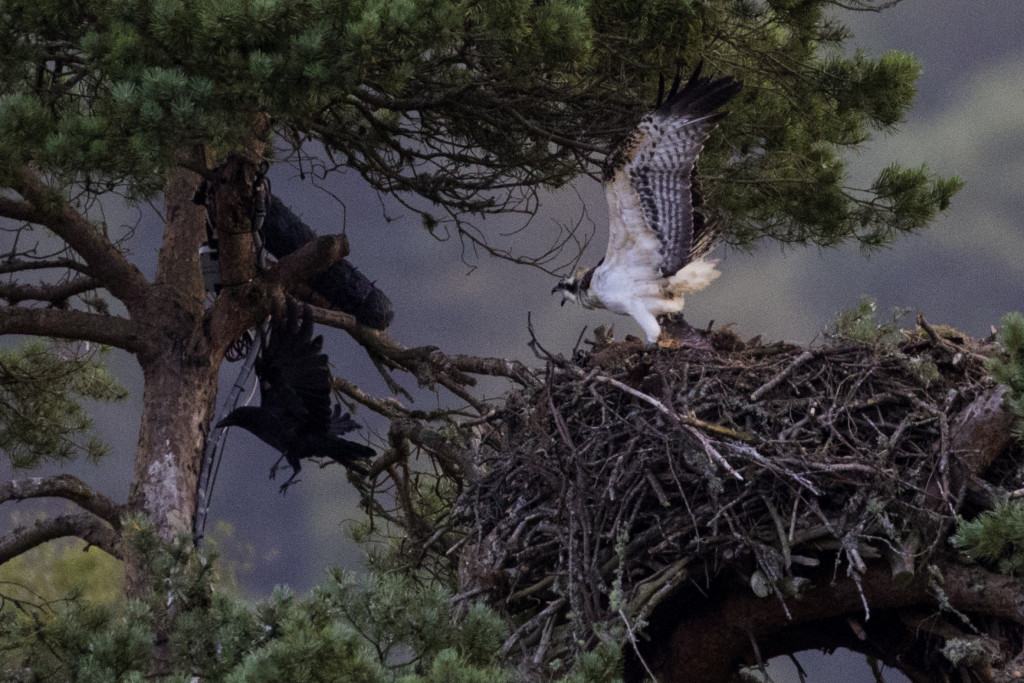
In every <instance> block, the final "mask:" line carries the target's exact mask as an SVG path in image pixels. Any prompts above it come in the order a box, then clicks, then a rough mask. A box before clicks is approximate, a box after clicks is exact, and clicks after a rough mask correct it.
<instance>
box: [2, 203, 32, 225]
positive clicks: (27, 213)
mask: <svg viewBox="0 0 1024 683" xmlns="http://www.w3.org/2000/svg"><path fill="white" fill-rule="evenodd" d="M0 216H2V217H3V218H10V219H11V220H14V221H23V222H25V223H41V220H40V213H39V211H38V210H37V209H36V208H35V207H34V206H32V205H31V204H29V203H28V202H26V201H22V200H18V199H11V198H10V197H0Z"/></svg>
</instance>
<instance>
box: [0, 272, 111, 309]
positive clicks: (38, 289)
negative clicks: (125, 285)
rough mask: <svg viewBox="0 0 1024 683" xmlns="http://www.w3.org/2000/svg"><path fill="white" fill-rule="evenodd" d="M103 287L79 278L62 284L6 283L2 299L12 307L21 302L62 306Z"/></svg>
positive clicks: (0, 287)
mask: <svg viewBox="0 0 1024 683" xmlns="http://www.w3.org/2000/svg"><path fill="white" fill-rule="evenodd" d="M102 286H103V283H102V282H100V281H99V280H97V279H96V278H92V277H79V278H75V279H74V280H69V281H67V282H64V283H60V284H46V283H43V284H38V285H27V284H18V283H15V282H4V283H0V299H4V300H5V301H7V303H9V304H12V305H13V304H17V303H19V302H21V301H46V302H49V303H51V304H60V303H63V302H65V301H67V300H68V299H69V298H71V297H73V296H76V295H78V294H84V293H85V292H88V291H91V290H93V289H97V288H99V287H102Z"/></svg>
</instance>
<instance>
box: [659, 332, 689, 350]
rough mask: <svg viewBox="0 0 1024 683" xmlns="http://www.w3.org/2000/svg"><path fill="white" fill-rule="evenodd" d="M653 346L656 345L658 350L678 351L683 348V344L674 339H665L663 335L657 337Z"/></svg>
mask: <svg viewBox="0 0 1024 683" xmlns="http://www.w3.org/2000/svg"><path fill="white" fill-rule="evenodd" d="M655 344H657V345H658V348H662V349H678V348H681V347H682V346H683V342H681V341H680V340H678V339H676V338H675V337H667V336H665V335H661V336H660V337H658V341H656V342H655Z"/></svg>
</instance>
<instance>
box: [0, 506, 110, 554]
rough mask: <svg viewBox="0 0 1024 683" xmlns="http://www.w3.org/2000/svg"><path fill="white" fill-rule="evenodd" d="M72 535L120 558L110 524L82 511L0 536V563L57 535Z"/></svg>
mask: <svg viewBox="0 0 1024 683" xmlns="http://www.w3.org/2000/svg"><path fill="white" fill-rule="evenodd" d="M67 536H75V537H77V538H80V539H82V540H83V541H85V542H86V543H88V544H89V545H94V546H96V547H97V548H99V549H100V550H103V551H105V552H107V553H109V554H111V555H113V556H114V557H116V558H117V559H122V558H121V549H120V542H121V539H120V537H119V535H118V534H117V532H116V531H114V530H113V529H112V528H111V527H110V525H108V524H107V523H106V522H104V521H102V520H101V519H99V518H98V517H95V516H94V515H91V514H88V513H83V514H77V515H63V516H61V517H54V518H53V519H41V520H39V521H37V522H36V523H35V524H33V525H32V526H30V527H18V528H17V529H15V530H14V531H12V532H11V533H9V534H5V535H4V536H0V564H3V563H4V562H7V561H8V560H11V559H13V558H15V557H17V556H18V555H21V554H22V553H25V552H28V551H29V550H32V548H35V547H37V546H40V545H42V544H43V543H46V542H47V541H52V540H54V539H57V538H65V537H67Z"/></svg>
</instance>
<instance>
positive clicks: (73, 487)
mask: <svg viewBox="0 0 1024 683" xmlns="http://www.w3.org/2000/svg"><path fill="white" fill-rule="evenodd" d="M50 497H53V498H63V499H65V500H70V501H71V502H72V503H75V504H76V505H78V506H79V507H81V508H83V509H84V510H86V511H88V512H91V513H92V514H94V515H96V516H97V517H99V518H100V519H102V520H103V521H105V522H107V523H108V524H110V525H111V526H112V527H113V528H114V529H115V530H117V529H120V528H121V514H122V512H123V509H122V506H120V505H118V504H117V503H115V502H114V501H112V500H110V499H109V498H107V497H106V496H104V495H103V494H102V493H98V492H96V491H94V490H93V489H92V488H91V487H90V486H89V485H88V484H86V483H85V482H83V481H82V480H81V479H79V478H78V477H75V476H72V475H70V474H60V475H57V476H55V477H46V478H43V477H32V478H29V479H13V480H11V481H7V482H4V483H3V484H0V505H2V504H3V503H6V502H7V501H9V500H15V501H20V500H28V499H30V498H50Z"/></svg>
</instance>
